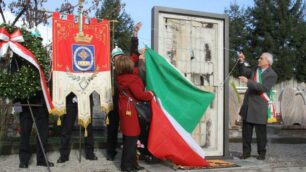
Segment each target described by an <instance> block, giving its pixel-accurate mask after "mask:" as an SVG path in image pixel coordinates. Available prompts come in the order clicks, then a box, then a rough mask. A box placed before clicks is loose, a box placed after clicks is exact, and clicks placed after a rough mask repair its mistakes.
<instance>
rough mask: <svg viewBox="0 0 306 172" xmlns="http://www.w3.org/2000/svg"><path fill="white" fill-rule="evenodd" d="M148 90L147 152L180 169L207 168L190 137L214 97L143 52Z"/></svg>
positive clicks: (156, 56) (149, 51)
mask: <svg viewBox="0 0 306 172" xmlns="http://www.w3.org/2000/svg"><path fill="white" fill-rule="evenodd" d="M145 57H146V81H147V89H148V90H152V91H153V92H154V93H155V96H156V98H155V99H154V100H153V101H152V103H151V105H152V113H153V116H152V122H151V126H150V133H149V141H148V149H149V151H150V152H151V153H152V154H153V155H154V156H156V157H157V158H159V159H162V160H170V161H172V162H173V163H175V164H177V165H182V166H196V167H200V166H208V162H207V161H206V160H205V153H204V151H203V149H202V148H201V147H200V146H199V145H198V144H197V143H196V141H195V140H194V139H193V138H192V136H191V133H192V131H193V130H194V129H195V127H196V125H197V124H198V123H199V121H200V120H201V118H202V116H203V115H204V113H205V111H206V109H207V107H208V106H209V105H210V103H211V102H212V100H213V98H214V94H213V93H210V92H206V91H203V90H200V89H199V88H197V87H195V86H194V85H193V84H192V83H191V82H190V81H188V80H187V79H186V78H185V77H184V76H183V75H182V74H181V73H180V72H179V71H178V70H177V69H176V68H175V67H174V66H173V65H171V64H170V63H169V62H168V61H167V60H166V59H165V58H164V57H162V56H160V55H159V54H157V53H156V52H155V51H153V50H152V49H150V48H147V50H146V52H145Z"/></svg>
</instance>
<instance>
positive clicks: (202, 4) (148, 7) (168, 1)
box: [0, 0, 253, 47]
mask: <svg viewBox="0 0 306 172" xmlns="http://www.w3.org/2000/svg"><path fill="white" fill-rule="evenodd" d="M11 1H12V0H6V1H5V2H6V3H7V4H8V3H9V2H11ZM56 2H59V1H55V0H48V2H47V3H46V6H45V8H46V9H48V10H51V11H52V10H55V8H57V7H58V6H59V4H60V3H56ZM69 2H71V3H72V4H76V3H77V2H78V0H69ZM85 2H89V0H87V1H86V0H85ZM122 2H123V3H125V5H126V6H125V10H126V13H128V14H129V15H130V16H131V18H132V20H133V21H134V22H135V23H137V22H139V21H141V22H142V24H143V26H142V28H141V30H140V31H139V43H140V47H143V46H144V44H147V45H151V15H152V14H151V11H152V8H153V7H154V6H162V7H170V8H178V9H186V10H193V11H200V12H209V13H218V14H223V13H224V10H225V8H229V6H230V4H231V3H233V2H236V3H237V4H238V5H240V6H241V7H247V6H252V5H253V0H122ZM85 9H86V5H85ZM5 16H6V17H7V18H9V19H11V20H13V18H14V17H13V16H12V15H11V14H9V13H7V12H6V13H5ZM92 16H94V15H92ZM9 19H7V20H9ZM0 23H2V18H0ZM38 30H39V31H40V32H41V34H42V36H43V37H44V43H45V44H47V43H50V41H51V37H52V31H51V26H50V25H49V26H38Z"/></svg>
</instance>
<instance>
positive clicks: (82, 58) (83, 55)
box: [72, 44, 95, 72]
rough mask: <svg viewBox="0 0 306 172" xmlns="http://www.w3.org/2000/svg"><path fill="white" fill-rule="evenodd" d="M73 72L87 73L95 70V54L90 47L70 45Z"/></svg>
mask: <svg viewBox="0 0 306 172" xmlns="http://www.w3.org/2000/svg"><path fill="white" fill-rule="evenodd" d="M72 52H73V55H72V57H73V71H74V72H88V71H94V70H95V60H94V57H95V52H94V46H92V45H77V44H74V45H72Z"/></svg>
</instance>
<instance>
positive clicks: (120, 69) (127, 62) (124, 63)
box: [115, 56, 134, 75]
mask: <svg viewBox="0 0 306 172" xmlns="http://www.w3.org/2000/svg"><path fill="white" fill-rule="evenodd" d="M133 69H134V62H133V61H132V60H131V59H130V58H129V57H127V56H122V57H119V58H118V59H117V60H116V61H115V71H116V74H117V75H121V74H127V73H130V74H132V73H133Z"/></svg>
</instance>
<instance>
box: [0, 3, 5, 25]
mask: <svg viewBox="0 0 306 172" xmlns="http://www.w3.org/2000/svg"><path fill="white" fill-rule="evenodd" d="M0 13H1V16H2V19H3V23H6V20H5V17H4V14H3V10H2V7H1V4H0Z"/></svg>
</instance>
